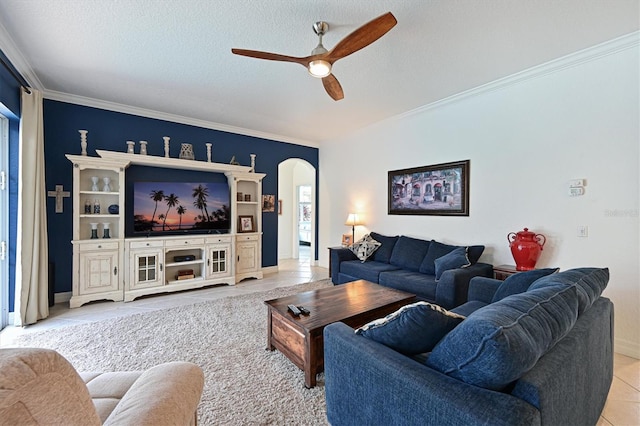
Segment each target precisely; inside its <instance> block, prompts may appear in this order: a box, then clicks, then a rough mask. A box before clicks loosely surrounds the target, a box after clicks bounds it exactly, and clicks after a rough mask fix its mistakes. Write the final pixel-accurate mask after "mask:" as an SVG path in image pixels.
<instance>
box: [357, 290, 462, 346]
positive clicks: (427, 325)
mask: <svg viewBox="0 0 640 426" xmlns="http://www.w3.org/2000/svg"><path fill="white" fill-rule="evenodd" d="M464 318H465V317H463V316H462V315H458V314H454V313H452V312H449V311H447V310H446V309H444V308H441V307H440V306H438V305H435V304H432V303H427V302H417V303H413V304H411V305H406V306H403V307H402V308H400V309H398V310H397V311H395V312H393V313H391V314H389V315H387V316H386V317H384V318H380V319H377V320H374V321H371V322H369V323H367V324H365V325H363V326H362V327H360V328H358V329H357V330H356V334H360V335H362V336H364V337H367V338H369V339H371V340H375V341H376V342H378V343H382V344H383V345H385V346H388V347H390V348H391V349H393V350H396V351H398V352H400V353H403V354H405V355H417V354H420V353H423V352H429V351H431V349H433V347H434V346H435V345H436V343H438V342H439V341H440V340H441V339H442V338H443V337H444V336H445V335H446V334H447V333H448V332H450V331H451V330H453V329H454V328H455V326H457V325H458V324H460V323H461V322H462V320H463V319H464Z"/></svg>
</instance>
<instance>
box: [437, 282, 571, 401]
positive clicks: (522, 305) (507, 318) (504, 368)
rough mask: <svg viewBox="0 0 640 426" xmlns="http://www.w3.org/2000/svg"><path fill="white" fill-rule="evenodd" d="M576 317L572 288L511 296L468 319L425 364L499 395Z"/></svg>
mask: <svg viewBox="0 0 640 426" xmlns="http://www.w3.org/2000/svg"><path fill="white" fill-rule="evenodd" d="M577 318H578V294H577V291H576V286H562V285H555V286H550V287H545V288H540V289H536V290H529V291H527V292H525V293H521V294H514V295H513V296H509V297H506V298H504V299H502V300H500V301H498V302H496V303H492V304H490V305H487V306H485V307H484V308H480V309H478V310H477V311H475V312H474V313H473V314H471V315H469V316H468V317H467V319H466V320H464V321H463V322H462V324H460V326H458V327H456V328H455V329H454V330H452V331H451V333H449V334H447V335H446V336H445V337H444V338H443V339H442V341H440V343H438V344H437V345H436V347H435V348H434V349H433V351H432V352H431V354H430V355H429V358H428V359H427V362H426V364H427V366H429V367H431V368H433V369H435V370H438V371H440V372H441V373H444V374H447V375H449V376H451V377H454V378H457V379H459V380H462V381H463V382H466V383H469V384H472V385H475V386H480V387H482V388H486V389H491V390H497V391H499V390H503V389H504V388H506V387H507V386H508V385H509V384H511V383H512V382H514V381H515V380H517V379H518V378H520V377H521V376H522V375H523V374H525V373H526V372H527V371H529V370H530V369H531V368H533V366H534V365H535V364H536V363H537V362H538V359H540V357H542V356H543V355H544V354H545V353H546V352H547V351H548V350H549V349H551V348H552V347H553V346H554V345H555V344H556V342H557V341H558V340H560V339H562V338H563V337H564V336H565V335H566V334H567V333H568V332H569V331H570V330H571V328H572V327H573V325H574V324H575V322H576V319H577Z"/></svg>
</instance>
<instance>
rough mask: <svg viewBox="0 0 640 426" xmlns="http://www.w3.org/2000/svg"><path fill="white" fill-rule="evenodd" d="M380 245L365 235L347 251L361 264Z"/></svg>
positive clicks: (368, 235)
mask: <svg viewBox="0 0 640 426" xmlns="http://www.w3.org/2000/svg"><path fill="white" fill-rule="evenodd" d="M380 245H381V243H379V242H378V241H376V240H374V239H373V237H372V236H371V235H370V234H367V235H365V236H364V237H362V238H361V239H360V240H358V241H356V242H355V243H353V244H352V245H350V246H349V250H351V251H352V252H353V254H355V255H356V256H357V257H358V259H360V261H361V262H364V261H365V260H367V259H368V258H369V256H371V255H372V254H373V252H375V251H376V250H377V249H378V247H380Z"/></svg>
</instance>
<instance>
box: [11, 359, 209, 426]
mask: <svg viewBox="0 0 640 426" xmlns="http://www.w3.org/2000/svg"><path fill="white" fill-rule="evenodd" d="M203 386H204V375H203V373H202V370H201V369H200V367H198V366H197V365H195V364H192V363H188V362H169V363H166V364H161V365H158V366H155V367H152V368H150V369H149V370H146V371H135V372H114V373H81V374H78V373H77V372H76V370H75V369H74V368H73V366H71V364H70V363H69V362H68V361H67V360H66V359H65V358H64V357H63V356H62V355H60V354H59V353H57V352H55V351H53V350H49V349H36V348H7V349H0V425H65V426H73V425H82V426H85V425H100V424H105V425H136V426H137V425H195V424H196V420H197V415H196V408H197V406H198V403H199V401H200V396H201V395H202V388H203Z"/></svg>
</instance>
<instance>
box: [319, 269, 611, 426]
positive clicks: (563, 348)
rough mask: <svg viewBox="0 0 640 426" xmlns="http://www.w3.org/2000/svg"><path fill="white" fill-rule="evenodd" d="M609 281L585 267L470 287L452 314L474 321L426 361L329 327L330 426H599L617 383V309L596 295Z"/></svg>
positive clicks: (464, 323) (339, 326) (450, 336)
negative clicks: (515, 281)
mask: <svg viewBox="0 0 640 426" xmlns="http://www.w3.org/2000/svg"><path fill="white" fill-rule="evenodd" d="M517 275H519V274H516V276H517ZM608 279H609V273H608V270H607V269H606V268H604V269H597V268H581V269H574V270H569V271H565V272H562V273H556V274H552V275H547V276H545V277H542V278H539V279H538V280H536V281H535V282H533V284H530V285H529V284H528V283H526V284H525V285H515V286H513V287H514V288H513V289H512V291H504V290H505V289H504V287H503V288H502V289H501V288H500V287H501V286H502V285H503V284H504V283H501V282H499V281H496V280H492V279H487V278H474V279H473V280H472V281H471V285H470V289H469V302H467V303H466V304H464V305H462V306H460V307H458V308H456V309H455V311H457V312H465V313H466V314H468V316H467V317H466V319H463V320H462V321H461V322H460V323H459V324H458V325H457V326H455V328H453V330H452V331H450V332H449V333H448V334H446V335H445V336H444V338H442V340H439V342H437V344H436V345H435V347H434V348H433V349H432V351H431V352H430V353H428V354H424V355H423V356H407V355H403V354H401V353H399V352H397V351H395V350H394V349H392V348H390V347H388V346H385V345H383V344H381V343H378V342H377V341H375V340H372V339H371V338H367V337H364V336H362V335H358V334H356V333H354V330H353V329H352V328H350V327H348V326H346V325H345V324H343V323H334V324H331V325H329V326H327V327H326V328H325V330H324V364H325V366H324V368H325V389H326V403H327V418H328V421H329V422H330V423H331V425H332V426H342V425H364V424H366V425H425V424H429V425H431V424H432V425H595V424H596V423H597V422H598V418H599V416H600V413H601V411H602V409H603V407H604V404H605V401H606V398H607V395H608V391H609V387H610V385H611V381H612V378H613V314H614V311H613V304H612V303H611V301H610V300H609V299H607V298H604V297H601V296H600V293H601V292H602V290H603V289H604V287H605V286H606V284H607V282H608ZM520 284H522V283H520ZM518 287H519V288H518ZM507 290H509V289H507ZM514 291H522V292H521V293H516V294H510V293H513V292H514ZM498 292H501V293H503V295H502V296H504V297H502V298H501V297H500V296H499V297H497V298H495V299H494V297H495V296H496V295H497V294H498ZM496 299H498V300H496ZM518 333H520V334H518ZM425 359H426V360H425Z"/></svg>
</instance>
